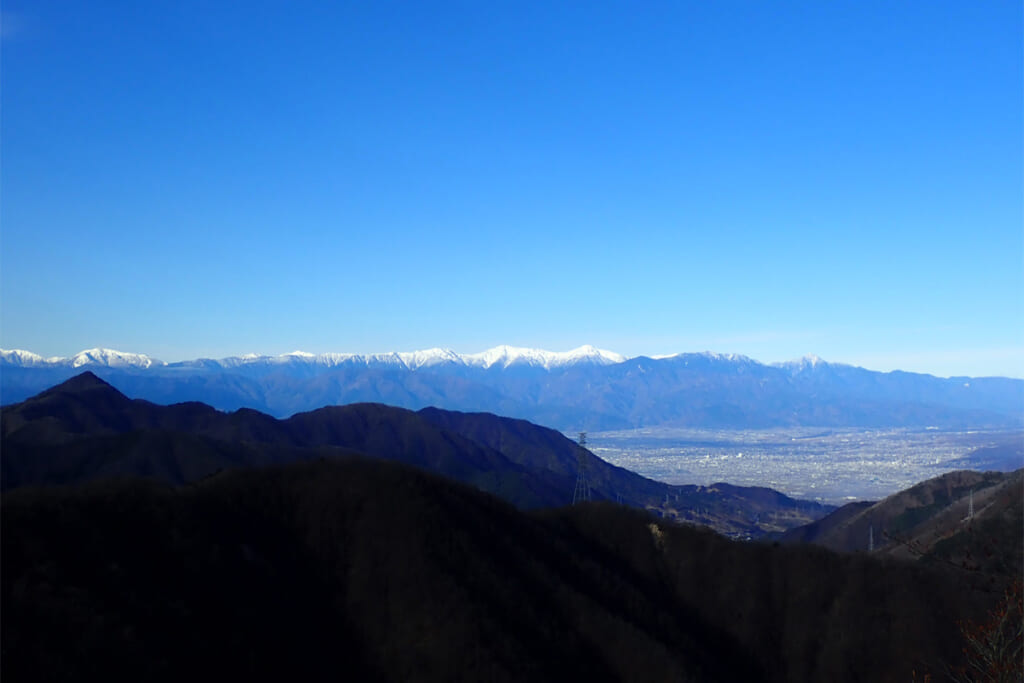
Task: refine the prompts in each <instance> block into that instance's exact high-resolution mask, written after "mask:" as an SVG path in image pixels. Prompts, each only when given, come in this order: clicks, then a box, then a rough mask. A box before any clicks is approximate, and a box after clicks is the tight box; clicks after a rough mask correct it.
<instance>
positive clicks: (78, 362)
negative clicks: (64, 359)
mask: <svg viewBox="0 0 1024 683" xmlns="http://www.w3.org/2000/svg"><path fill="white" fill-rule="evenodd" d="M70 365H71V367H73V368H80V367H82V366H83V365H101V366H105V367H109V368H150V367H153V366H154V365H166V363H164V362H163V361H159V360H156V359H153V358H150V357H149V356H146V355H143V354H141V353H125V352H124V351H115V350H114V349H86V350H85V351H79V352H78V353H76V354H75V355H74V356H73V357H72V358H71V359H70Z"/></svg>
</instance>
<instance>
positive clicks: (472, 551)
mask: <svg viewBox="0 0 1024 683" xmlns="http://www.w3.org/2000/svg"><path fill="white" fill-rule="evenodd" d="M0 525H2V537H3V541H4V552H3V554H2V558H0V560H2V570H3V571H2V573H0V599H2V602H3V606H4V619H3V621H2V625H0V628H2V634H0V635H2V637H0V648H2V657H0V666H2V674H3V678H4V680H9V681H19V680H58V681H75V680H105V681H120V680H132V681H137V680H150V681H172V680H174V681H178V680H182V679H184V678H188V679H190V680H195V679H198V680H239V679H248V680H254V679H255V680H282V679H285V678H287V679H297V680H314V681H315V680H328V679H330V680H337V679H339V678H341V679H345V678H349V679H354V680H368V681H373V680H379V681H402V680H421V681H459V680H466V681H476V680H490V681H548V680H551V681H554V680H559V681H564V680H581V681H590V680H594V681H666V680H673V681H741V680H742V681H753V680H758V681H821V680H830V681H863V680H872V681H906V680H910V677H911V671H913V670H916V671H917V672H918V673H921V672H923V671H925V670H930V671H939V670H941V666H942V665H943V664H946V663H950V664H955V663H956V662H955V658H956V656H957V654H958V653H959V651H960V649H959V645H960V641H959V635H958V632H957V628H956V620H957V619H962V618H966V617H972V616H975V615H977V614H979V613H981V612H983V611H984V610H985V609H986V608H987V605H988V602H987V598H986V596H984V595H983V594H976V593H974V592H973V591H971V590H970V589H965V588H963V587H957V588H956V589H955V590H954V587H955V586H956V584H955V582H954V577H950V576H947V575H946V574H944V573H943V572H941V571H936V570H933V569H929V568H927V567H923V566H921V565H919V564H907V563H895V562H891V561H890V562H881V561H878V560H876V559H873V558H867V557H862V556H841V555H836V554H833V553H831V552H829V551H826V550H824V549H820V548H813V547H807V546H802V547H773V546H769V545H759V544H742V543H736V542H730V541H727V540H726V539H723V538H721V537H720V536H717V535H715V534H712V533H710V532H707V531H702V530H697V529H692V528H687V527H676V526H672V525H666V524H663V523H658V522H657V521H656V520H655V519H654V518H652V517H650V516H648V515H647V514H645V513H643V512H642V511H637V510H629V509H627V508H622V507H618V506H614V505H611V504H590V505H584V506H575V507H572V508H564V509H561V510H552V511H546V512H543V513H533V514H525V513H522V512H520V511H518V510H516V509H515V508H513V507H512V506H510V505H508V504H507V503H504V502H502V501H500V500H498V499H496V498H494V497H492V496H490V495H487V494H485V493H482V492H479V491H476V490H473V489H472V488H469V487H466V486H464V485H461V484H458V483H456V482H452V481H450V480H447V479H442V478H439V477H436V476H434V475H430V474H428V473H425V472H422V471H420V470H417V469H413V468H408V467H405V466H402V465H399V464H396V463H386V462H381V461H372V460H367V459H362V458H357V459H349V460H343V459H342V460H339V459H334V460H329V461H324V462H314V463H301V464H296V465H290V466H286V467H271V468H264V469H259V470H254V469H247V470H235V471H231V472H225V473H222V474H219V475H216V476H213V477H210V478H208V479H206V480H204V481H201V482H198V483H197V484H195V485H193V486H188V487H181V488H178V489H172V488H170V487H166V486H164V485H159V484H156V483H152V482H144V481H138V480H136V481H128V480H122V481H118V482H110V481H107V482H94V483H91V484H88V485H85V486H82V487H78V488H64V487H56V488H49V489H23V490H19V491H14V492H9V493H6V494H5V495H4V497H3V500H2V515H0ZM938 596H942V599H937V597H938ZM950 658H953V660H952V661H951V659H950Z"/></svg>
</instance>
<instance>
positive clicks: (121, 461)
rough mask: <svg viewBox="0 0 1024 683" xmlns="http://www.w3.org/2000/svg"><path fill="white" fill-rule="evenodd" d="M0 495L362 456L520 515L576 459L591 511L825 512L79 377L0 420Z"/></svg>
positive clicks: (361, 411)
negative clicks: (140, 393)
mask: <svg viewBox="0 0 1024 683" xmlns="http://www.w3.org/2000/svg"><path fill="white" fill-rule="evenodd" d="M0 436H2V444H0V445H2V448H3V453H4V457H3V458H2V459H0V476H2V482H0V483H2V486H3V488H4V489H11V488H16V487H19V486H26V485H41V484H42V485H45V484H62V483H76V482H81V481H86V480H89V479H97V478H103V477H110V476H115V475H137V476H148V477H153V478H156V479H159V480H161V481H166V482H170V483H173V484H182V483H185V482H192V481H196V480H197V479H200V478H202V477H205V476H209V475H211V474H213V473H215V472H217V471H218V470H222V469H228V468H233V467H241V466H262V465H268V464H274V463H288V462H296V461H302V460H313V459H319V458H324V457H335V456H344V455H351V454H357V453H358V454H363V455H367V456H371V457H378V458H384V459H388V460H396V461H399V462H404V463H406V464H410V465H415V466H417V467H421V468H424V469H428V470H431V471H434V472H438V473H440V474H443V475H445V476H449V477H452V478H454V479H457V480H459V481H462V482H466V483H469V484H472V485H474V486H476V487H478V488H480V489H483V490H485V491H490V492H492V493H494V494H496V495H499V496H501V497H503V498H505V499H506V500H509V501H510V502H512V503H514V504H516V505H518V506H520V507H526V508H535V507H552V506H559V505H565V504H567V503H569V502H571V500H572V495H573V490H574V486H575V479H576V462H577V457H583V458H584V460H585V462H586V463H587V464H588V466H587V473H588V478H591V479H592V480H593V482H594V489H593V491H594V497H596V498H604V499H610V500H619V501H621V502H623V503H626V504H628V505H634V506H638V507H647V508H652V509H657V510H658V511H659V512H660V513H661V514H665V515H672V516H676V517H680V518H683V519H689V520H691V521H694V522H696V523H701V524H706V525H709V526H712V527H714V528H715V529H717V530H719V531H720V532H722V533H727V534H733V535H743V536H760V535H762V534H763V533H765V532H770V531H780V530H783V529H788V528H791V527H793V526H796V525H799V524H804V523H806V522H809V521H812V520H814V519H817V518H819V517H821V516H822V515H824V514H826V513H827V512H828V511H829V510H830V509H831V508H829V507H827V506H822V505H820V504H817V503H811V502H806V501H798V500H794V499H791V498H788V497H786V496H783V495H782V494H779V493H777V492H774V491H769V490H767V489H746V488H742V487H729V486H727V485H724V484H723V485H720V486H719V487H718V488H716V489H712V488H708V487H697V486H671V485H668V484H664V483H661V482H656V481H653V480H650V479H646V478H644V477H641V476H640V475H638V474H635V473H633V472H630V471H628V470H625V469H622V468H619V467H615V466H613V465H610V464H608V463H606V462H604V461H603V460H600V459H599V458H597V457H596V456H594V455H593V454H592V453H590V452H589V451H585V450H582V449H580V447H579V446H578V445H577V444H575V443H573V442H572V441H570V440H569V439H567V438H565V437H564V436H562V435H561V434H559V433H558V432H555V431H553V430H550V429H545V428H543V427H538V426H536V425H532V424H530V423H528V422H524V421H521V420H509V419H506V418H500V417H497V416H494V415H486V414H473V415H467V414H461V413H450V412H446V411H438V410H425V411H423V412H421V413H419V414H417V413H413V412H411V411H409V410H405V409H401V408H393V407H389V406H383V405H377V404H356V405H349V406H332V407H327V408H321V409H318V410H314V411H311V412H308V413H300V414H297V415H294V416H292V417H290V418H288V419H286V420H277V419H274V418H272V417H269V416H267V415H264V414H262V413H259V412H256V411H253V410H249V409H242V410H238V411H235V412H232V413H222V412H219V411H217V410H214V409H213V408H210V407H209V406H205V405H203V404H200V403H184V404H176V405H171V406H158V405H156V404H153V403H149V402H148V401H143V400H139V399H135V400H132V399H128V398H127V397H125V396H124V395H123V394H121V393H120V392H118V391H117V390H116V389H114V388H113V387H111V386H110V385H108V384H107V383H106V382H104V381H103V380H101V379H100V378H98V377H96V376H95V375H93V374H92V373H88V372H86V373H83V374H81V375H79V376H77V377H75V378H72V379H71V380H68V381H67V382H65V383H63V384H61V385H58V386H56V387H53V388H51V389H48V390H46V391H44V392H42V393H41V394H39V395H38V396H35V397H33V398H31V399H29V400H27V401H25V402H23V403H20V404H16V405H13V406H7V407H6V408H4V410H3V412H2V414H0Z"/></svg>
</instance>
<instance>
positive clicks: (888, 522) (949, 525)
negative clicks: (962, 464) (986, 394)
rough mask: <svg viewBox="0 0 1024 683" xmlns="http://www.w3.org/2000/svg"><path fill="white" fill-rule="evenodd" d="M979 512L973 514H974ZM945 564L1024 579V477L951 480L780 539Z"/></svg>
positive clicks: (842, 511)
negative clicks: (1023, 574) (872, 548)
mask: <svg viewBox="0 0 1024 683" xmlns="http://www.w3.org/2000/svg"><path fill="white" fill-rule="evenodd" d="M972 509H973V513H972ZM869 539H870V540H873V543H874V552H875V553H876V554H881V555H887V556H893V557H900V558H904V559H908V558H922V559H925V560H927V561H929V562H935V561H939V560H942V561H945V562H947V563H952V564H954V565H957V566H960V567H962V568H967V569H975V570H977V569H980V568H984V569H985V570H986V571H987V572H988V573H990V574H991V573H996V574H1000V575H1002V576H1006V577H1014V576H1020V575H1021V573H1022V572H1024V469H1020V470H1017V471H1015V472H1010V473H1004V472H970V471H957V472H949V473H947V474H944V475H942V476H939V477H935V478H934V479H929V480H927V481H924V482H921V483H920V484H917V485H916V486H912V487H911V488H909V489H906V490H905V491H900V492H899V493H895V494H893V495H891V496H889V497H888V498H886V499H884V500H882V501H879V502H876V503H871V502H858V503H851V504H849V505H844V506H843V507H841V508H839V509H838V510H836V511H834V512H832V513H831V514H829V515H827V516H826V517H824V518H822V519H819V520H817V521H815V522H812V523H811V524H808V525H806V526H803V527H798V528H795V529H791V530H790V531H787V532H786V533H784V534H783V535H782V540H783V541H784V542H797V543H799V542H803V543H814V544H817V545H821V546H823V547H826V548H831V549H833V550H840V551H845V552H852V551H859V550H867V549H868V544H869Z"/></svg>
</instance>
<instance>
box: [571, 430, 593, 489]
mask: <svg viewBox="0 0 1024 683" xmlns="http://www.w3.org/2000/svg"><path fill="white" fill-rule="evenodd" d="M579 444H580V447H579V448H577V449H576V488H575V489H573V492H572V504H573V505H575V504H576V503H579V502H582V501H585V500H590V482H589V481H587V451H586V445H587V433H586V432H580V440H579Z"/></svg>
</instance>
